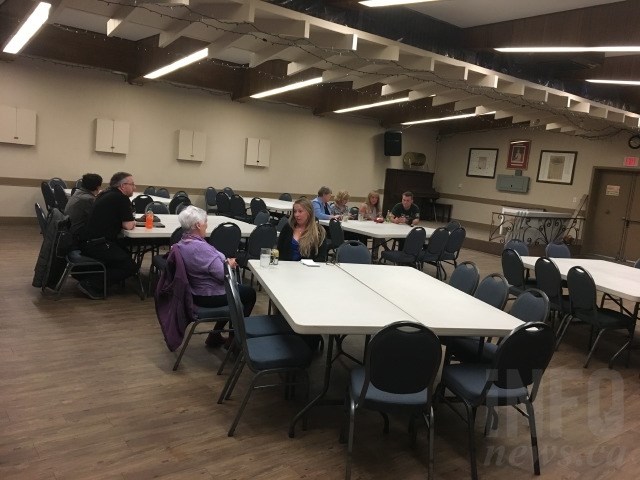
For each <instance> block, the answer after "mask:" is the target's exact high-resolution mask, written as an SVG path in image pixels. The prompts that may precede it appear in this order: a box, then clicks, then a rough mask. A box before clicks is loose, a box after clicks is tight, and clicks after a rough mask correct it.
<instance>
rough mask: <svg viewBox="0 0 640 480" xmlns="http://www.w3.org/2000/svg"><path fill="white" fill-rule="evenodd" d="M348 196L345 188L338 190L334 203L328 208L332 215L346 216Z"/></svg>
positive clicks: (347, 212)
mask: <svg viewBox="0 0 640 480" xmlns="http://www.w3.org/2000/svg"><path fill="white" fill-rule="evenodd" d="M349 198H350V197H349V192H347V191H346V190H340V191H339V192H338V194H337V195H336V200H335V202H334V204H333V205H331V208H330V209H329V211H330V212H331V215H334V216H336V217H344V216H348V215H349V206H348V205H347V203H349Z"/></svg>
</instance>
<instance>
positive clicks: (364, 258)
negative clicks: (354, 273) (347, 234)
mask: <svg viewBox="0 0 640 480" xmlns="http://www.w3.org/2000/svg"><path fill="white" fill-rule="evenodd" d="M336 262H338V263H360V264H365V265H368V264H371V252H370V251H369V249H368V248H367V246H366V245H365V244H364V243H362V242H360V241H358V240H347V241H346V242H344V243H343V244H342V245H340V246H339V247H338V248H337V249H336Z"/></svg>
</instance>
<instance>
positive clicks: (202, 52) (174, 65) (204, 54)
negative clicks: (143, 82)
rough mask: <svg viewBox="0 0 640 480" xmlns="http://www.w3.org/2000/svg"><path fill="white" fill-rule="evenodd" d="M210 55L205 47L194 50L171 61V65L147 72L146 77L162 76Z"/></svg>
mask: <svg viewBox="0 0 640 480" xmlns="http://www.w3.org/2000/svg"><path fill="white" fill-rule="evenodd" d="M208 55H209V49H208V48H203V49H202V50H198V51H197V52H194V53H192V54H191V55H189V56H187V57H184V58H181V59H180V60H177V61H175V62H173V63H170V64H169V65H166V66H164V67H162V68H159V69H158V70H155V71H153V72H151V73H148V74H146V75H145V76H144V78H150V79H153V78H158V77H161V76H163V75H166V74H167V73H171V72H173V71H175V70H178V69H180V68H183V67H186V66H187V65H191V64H192V63H194V62H197V61H198V60H202V59H203V58H207V56H208Z"/></svg>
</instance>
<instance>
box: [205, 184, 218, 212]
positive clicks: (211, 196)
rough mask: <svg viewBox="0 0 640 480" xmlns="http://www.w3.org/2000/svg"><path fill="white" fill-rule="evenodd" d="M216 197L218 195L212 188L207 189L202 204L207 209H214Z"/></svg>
mask: <svg viewBox="0 0 640 480" xmlns="http://www.w3.org/2000/svg"><path fill="white" fill-rule="evenodd" d="M216 195H218V191H217V190H216V189H215V188H213V187H207V189H206V190H205V191H204V202H205V204H206V205H207V207H215V206H216V205H217V202H216Z"/></svg>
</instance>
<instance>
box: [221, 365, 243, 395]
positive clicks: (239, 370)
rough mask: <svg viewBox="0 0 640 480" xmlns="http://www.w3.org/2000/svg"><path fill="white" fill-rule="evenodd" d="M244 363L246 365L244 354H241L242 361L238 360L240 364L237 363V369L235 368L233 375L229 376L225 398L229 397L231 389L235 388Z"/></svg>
mask: <svg viewBox="0 0 640 480" xmlns="http://www.w3.org/2000/svg"><path fill="white" fill-rule="evenodd" d="M245 365H246V362H245V360H244V355H243V356H242V361H241V362H240V364H238V370H236V373H235V375H234V376H233V377H232V378H231V384H230V385H229V388H228V389H227V392H226V394H225V396H224V398H225V400H229V399H230V398H231V394H232V393H233V390H234V389H235V388H236V384H237V383H238V380H239V379H240V375H242V370H243V369H244V366H245Z"/></svg>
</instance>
